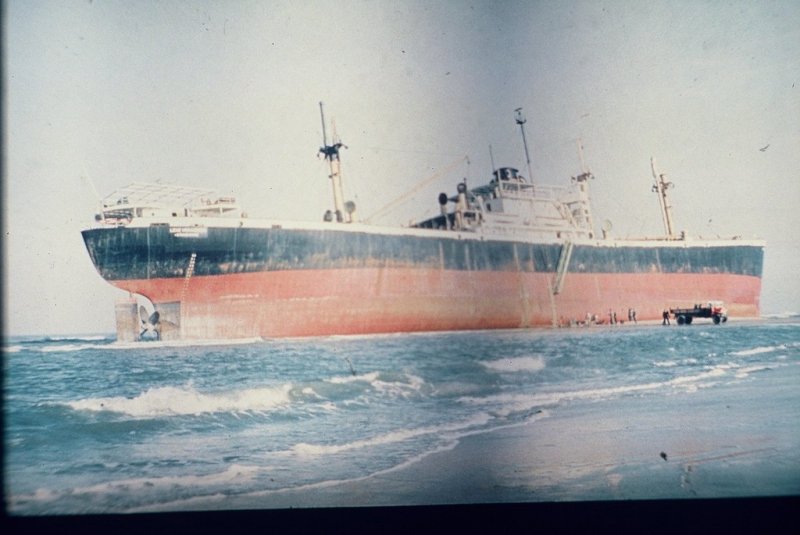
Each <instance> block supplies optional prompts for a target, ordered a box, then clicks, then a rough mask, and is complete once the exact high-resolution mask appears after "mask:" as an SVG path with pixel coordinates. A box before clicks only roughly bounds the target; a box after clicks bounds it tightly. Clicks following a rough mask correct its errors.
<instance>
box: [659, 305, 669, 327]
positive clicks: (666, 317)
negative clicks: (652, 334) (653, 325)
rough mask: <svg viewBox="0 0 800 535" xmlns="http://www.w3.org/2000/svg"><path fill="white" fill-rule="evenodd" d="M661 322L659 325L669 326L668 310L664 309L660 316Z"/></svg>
mask: <svg viewBox="0 0 800 535" xmlns="http://www.w3.org/2000/svg"><path fill="white" fill-rule="evenodd" d="M661 317H662V318H663V320H662V321H661V325H669V309H666V308H665V309H664V312H663V313H662V314H661Z"/></svg>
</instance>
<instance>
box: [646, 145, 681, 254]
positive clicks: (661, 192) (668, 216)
mask: <svg viewBox="0 0 800 535" xmlns="http://www.w3.org/2000/svg"><path fill="white" fill-rule="evenodd" d="M650 169H652V171H653V179H654V180H655V184H653V191H654V192H655V193H657V194H658V204H659V205H660V206H661V219H662V220H663V221H664V232H666V233H667V238H669V239H670V240H674V239H675V232H674V230H673V228H672V206H670V204H669V199H668V198H667V190H668V189H669V188H671V187H674V185H673V184H672V182H667V179H666V175H664V174H663V173H662V174H658V172H656V161H655V158H653V157H650Z"/></svg>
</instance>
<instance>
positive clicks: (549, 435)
mask: <svg viewBox="0 0 800 535" xmlns="http://www.w3.org/2000/svg"><path fill="white" fill-rule="evenodd" d="M795 376H796V374H786V375H781V374H779V373H775V372H774V371H773V372H772V373H762V374H759V377H758V380H754V381H744V382H734V383H733V384H730V385H725V386H717V387H715V388H700V389H697V390H696V391H693V392H685V391H677V392H672V391H667V392H666V393H664V394H659V395H655V396H654V395H651V394H645V395H628V396H622V397H619V398H612V399H605V400H599V401H589V402H586V401H580V402H568V403H565V404H563V405H559V406H557V407H555V408H547V407H545V409H547V411H548V412H547V413H545V414H546V415H543V417H540V418H538V419H536V417H534V418H533V419H532V420H533V421H527V422H524V423H520V424H519V425H513V426H507V427H504V428H497V429H493V430H488V431H486V432H483V433H476V434H472V435H468V436H464V437H461V438H459V439H458V441H457V443H456V444H455V446H454V447H452V448H450V449H447V450H445V451H436V452H431V453H427V454H424V455H423V456H422V457H421V459H419V460H417V461H415V462H407V463H405V465H401V466H400V467H395V468H393V469H389V470H386V471H383V472H381V473H378V474H373V475H367V476H364V477H361V478H357V479H354V480H347V481H338V482H323V483H320V484H317V485H312V486H306V487H303V488H296V489H292V488H286V489H281V490H276V491H263V492H258V493H253V494H250V495H241V496H216V497H214V498H204V499H202V500H201V499H198V500H196V501H194V502H193V503H191V504H188V503H184V504H182V505H181V506H177V505H176V504H175V503H173V504H165V507H156V508H148V511H154V510H158V511H175V510H180V511H199V510H217V511H225V510H274V509H291V508H300V509H305V508H308V509H317V508H342V507H344V508H363V507H396V506H431V505H433V506H452V505H464V504H500V503H517V504H520V503H526V504H544V503H553V502H559V503H564V502H570V503H586V502H618V501H630V500H637V501H641V500H685V499H688V500H691V499H698V498H706V499H725V498H749V497H764V496H767V497H770V496H774V497H780V496H786V495H800V453H798V452H797V451H796V450H797V448H796V445H797V440H798V439H800V431H798V428H797V421H798V416H800V393H798V392H797V389H796V381H794V380H793V377H795ZM764 389H769V390H771V391H772V392H776V393H779V394H780V395H783V396H786V397H787V398H788V399H787V400H785V401H782V402H781V403H780V404H779V405H778V406H779V407H782V410H781V411H780V412H778V411H776V409H775V406H774V403H773V401H774V400H773V399H771V398H770V399H766V397H764V396H762V395H760V393H761V392H763V391H764ZM795 407H797V408H795ZM176 507H180V508H179V509H176Z"/></svg>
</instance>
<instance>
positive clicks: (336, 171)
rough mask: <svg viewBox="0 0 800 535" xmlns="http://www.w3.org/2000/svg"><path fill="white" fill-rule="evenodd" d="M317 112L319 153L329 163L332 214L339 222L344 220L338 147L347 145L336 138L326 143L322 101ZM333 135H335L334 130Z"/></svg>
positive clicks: (326, 136)
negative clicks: (319, 121)
mask: <svg viewBox="0 0 800 535" xmlns="http://www.w3.org/2000/svg"><path fill="white" fill-rule="evenodd" d="M319 114H320V117H321V118H322V147H320V149H319V153H320V154H322V155H324V156H325V159H326V160H328V164H329V165H330V170H331V173H330V175H328V178H330V179H331V185H332V186H333V208H334V214H335V217H336V221H337V222H339V223H341V222H342V221H344V209H345V206H344V200H343V199H344V195H343V194H342V175H341V166H340V163H339V149H340V148H341V147H344V148H347V146H346V145H344V144H342V143H341V142H340V141H338V140H336V139H332V140H331V142H332V143H333V145H328V135H327V133H326V131H325V112H324V111H323V109H322V102H320V103H319ZM334 137H336V135H335V132H334ZM326 220H327V217H326Z"/></svg>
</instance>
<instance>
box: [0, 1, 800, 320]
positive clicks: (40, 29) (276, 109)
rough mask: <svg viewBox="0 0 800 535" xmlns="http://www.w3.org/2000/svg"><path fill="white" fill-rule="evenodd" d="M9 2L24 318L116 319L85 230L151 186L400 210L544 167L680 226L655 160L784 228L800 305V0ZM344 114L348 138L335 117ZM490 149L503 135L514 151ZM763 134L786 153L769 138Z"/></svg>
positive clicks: (14, 306) (777, 289)
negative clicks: (107, 201) (581, 177)
mask: <svg viewBox="0 0 800 535" xmlns="http://www.w3.org/2000/svg"><path fill="white" fill-rule="evenodd" d="M4 9H5V12H4V17H3V24H4V28H3V38H4V43H3V54H4V57H3V69H4V70H3V84H4V101H3V111H4V114H3V120H4V140H3V141H4V143H3V149H4V159H3V163H4V169H3V229H4V232H3V239H4V241H3V246H4V251H3V268H4V284H5V288H4V294H5V295H4V299H3V301H4V305H5V307H4V313H5V325H4V330H5V332H6V334H8V335H23V334H91V333H113V332H114V301H115V300H116V299H118V298H119V297H120V296H125V295H126V294H125V293H124V292H121V291H119V290H116V289H114V288H113V287H112V286H110V285H109V284H107V283H106V282H105V281H103V280H102V278H101V277H100V276H99V275H98V274H97V272H96V271H95V269H94V267H93V266H92V264H91V261H90V260H89V256H88V254H87V253H86V250H85V247H84V245H83V242H82V240H81V236H80V231H81V230H82V229H83V228H86V227H87V226H88V225H90V224H91V223H92V220H93V216H94V213H95V212H96V209H97V204H98V196H101V197H104V196H106V195H108V194H110V193H111V192H113V191H114V190H115V189H117V188H119V187H122V186H124V185H127V184H129V183H130V182H133V181H146V182H153V181H162V182H163V183H170V184H180V185H190V186H201V187H209V188H215V189H218V190H219V191H220V193H222V194H232V195H235V196H236V197H237V198H238V199H239V200H240V201H241V202H242V204H243V206H244V209H245V211H246V212H247V213H248V214H249V216H250V217H269V218H280V219H294V220H309V221H318V220H320V219H321V217H322V214H323V212H324V211H325V210H326V209H329V208H331V207H332V194H331V190H330V185H329V183H330V181H329V180H328V178H327V174H328V172H327V169H326V165H325V162H324V160H320V159H319V158H318V157H317V152H318V150H319V147H320V145H321V144H322V127H321V122H320V108H319V103H320V102H324V109H325V114H326V118H327V120H328V121H329V125H330V124H333V125H335V130H336V133H337V135H338V136H339V138H341V141H342V142H343V143H344V144H345V145H346V146H347V148H346V149H343V150H342V175H343V182H344V191H345V197H346V198H347V199H352V200H354V201H355V202H356V204H357V206H358V211H359V214H360V215H361V216H362V217H368V216H370V215H372V214H374V213H377V212H379V211H381V210H382V209H383V208H384V207H385V206H386V205H387V204H389V203H391V202H392V201H394V200H396V199H398V198H405V197H404V194H405V193H407V192H408V191H410V190H412V189H414V188H415V187H416V186H417V185H419V184H421V183H423V182H425V181H428V182H429V185H428V186H426V187H423V188H421V189H420V190H419V192H418V193H417V194H416V195H415V196H413V197H409V198H407V199H406V202H403V203H400V204H398V205H397V206H396V207H395V208H394V209H392V210H390V211H388V212H384V213H383V214H382V215H381V216H380V217H379V218H377V219H375V220H373V223H376V224H387V225H402V224H407V223H408V222H409V221H410V220H412V219H419V218H421V217H425V216H428V215H433V214H435V213H436V212H437V211H438V204H437V202H436V197H437V195H438V193H439V192H440V191H445V192H448V193H452V192H454V191H455V185H456V183H457V182H459V181H461V180H462V179H464V178H466V179H467V181H468V184H470V185H475V186H477V185H480V184H482V183H484V182H486V181H488V178H489V175H490V173H491V171H492V158H491V157H493V159H494V162H495V164H496V165H497V166H498V167H500V166H511V167H517V168H519V169H523V170H524V169H526V164H525V153H524V148H523V145H522V139H521V135H520V130H519V127H518V126H517V124H516V123H515V121H514V110H515V109H516V108H520V107H521V108H523V113H524V114H525V117H526V118H527V122H526V124H525V128H526V136H527V141H528V147H529V149H530V156H531V168H532V174H533V180H534V182H536V183H541V184H552V185H566V184H567V183H568V182H569V177H571V176H574V175H576V174H578V173H579V172H580V171H581V160H580V157H579V153H578V150H577V144H578V142H577V140H579V139H580V140H581V144H582V146H583V158H584V160H585V164H586V166H588V167H589V168H590V169H591V171H592V172H593V174H594V175H595V180H593V181H592V182H591V188H592V190H591V192H592V200H593V207H594V215H595V219H596V220H597V221H598V225H599V224H600V222H602V221H605V220H608V221H609V222H610V223H611V224H612V232H613V234H615V235H617V236H622V237H625V236H641V235H644V234H649V235H652V234H660V233H663V229H662V223H661V217H660V213H659V208H658V199H657V197H656V195H655V194H653V193H652V192H651V191H650V188H651V185H652V175H651V171H650V158H651V157H654V158H655V161H656V165H657V168H658V170H659V172H662V173H665V174H666V175H667V177H668V179H669V180H670V181H672V182H673V183H674V184H675V187H674V189H672V190H670V193H671V196H672V197H671V198H672V201H673V206H674V208H673V217H674V221H675V225H676V227H677V229H679V230H686V232H687V234H689V235H690V236H705V237H712V236H713V237H716V236H722V237H729V236H734V235H738V236H742V237H743V238H761V239H764V240H766V242H767V246H766V253H765V266H764V278H763V289H762V298H761V304H762V313H764V314H776V313H783V312H798V311H800V277H798V276H797V274H796V265H797V262H798V258H800V215H799V214H798V210H797V206H798V201H800V167H798V165H797V161H796V160H797V154H798V153H800V25H798V24H797V22H798V21H800V3H799V2H796V1H794V0H784V1H765V2H755V1H741V2H740V1H725V2H722V1H659V0H653V1H648V2H640V1H637V0H633V1H621V0H609V1H602V0H594V1H577V0H574V1H573V0H563V1H557V2H554V1H541V2H537V1H533V0H527V1H497V2H488V1H473V2H469V1H466V0H463V1H403V0H392V1H370V2H366V1H355V0H340V1H336V2H330V1H297V0H295V1H288V2H283V1H267V0H257V1H243V0H242V1H238V0H229V1H224V2H220V1H207V2H206V1H201V0H197V1H185V2H184V1H178V0H172V1H156V0H152V1H141V2H130V1H125V0H121V1H116V0H75V1H68V0H62V1H54V0H40V1H27V0H26V1H20V0H10V1H6V2H5V4H4ZM328 134H329V136H330V134H331V127H330V126H329V130H328ZM490 147H491V152H490ZM761 149H764V150H761Z"/></svg>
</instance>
